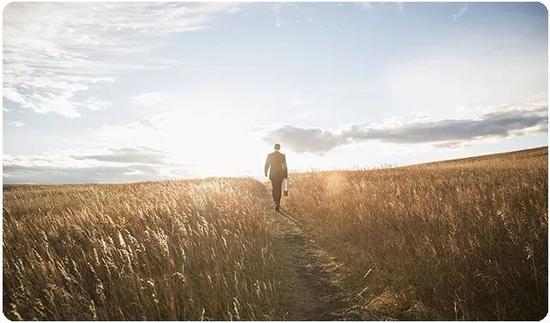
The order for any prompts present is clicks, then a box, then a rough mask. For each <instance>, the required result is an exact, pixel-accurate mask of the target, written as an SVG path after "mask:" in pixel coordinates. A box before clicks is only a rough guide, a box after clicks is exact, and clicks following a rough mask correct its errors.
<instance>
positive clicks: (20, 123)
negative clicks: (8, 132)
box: [7, 121, 25, 128]
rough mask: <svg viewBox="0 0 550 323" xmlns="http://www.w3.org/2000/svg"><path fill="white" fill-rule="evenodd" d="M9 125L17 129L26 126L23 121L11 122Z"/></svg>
mask: <svg viewBox="0 0 550 323" xmlns="http://www.w3.org/2000/svg"><path fill="white" fill-rule="evenodd" d="M7 124H8V126H12V127H16V128H18V127H22V126H24V125H25V123H23V122H21V121H10V122H8V123H7Z"/></svg>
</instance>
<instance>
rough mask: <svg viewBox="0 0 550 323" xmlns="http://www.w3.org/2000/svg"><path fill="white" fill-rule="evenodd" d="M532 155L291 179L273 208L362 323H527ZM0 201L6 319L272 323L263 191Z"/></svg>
mask: <svg viewBox="0 0 550 323" xmlns="http://www.w3.org/2000/svg"><path fill="white" fill-rule="evenodd" d="M547 154H548V152H547V149H546V148H543V149H537V150H530V151H524V152H518V153H512V154H504V155H494V156H489V157H481V158H475V159H466V160H459V161H449V162H443V163H433V164H424V165H419V166H411V167H404V168H393V169H378V170H364V171H342V172H314V173H299V174H291V175H290V181H291V189H290V197H289V198H288V199H287V200H285V201H284V202H283V208H284V209H285V210H286V211H287V212H288V214H289V216H290V215H291V216H292V218H293V219H295V220H296V224H297V225H298V226H299V227H301V228H303V230H304V232H307V234H308V235H309V236H310V237H311V238H312V239H313V240H315V241H316V242H317V244H318V245H319V246H320V247H321V248H322V249H324V250H325V251H327V252H328V253H329V254H330V255H332V256H333V257H334V259H335V261H337V262H338V263H339V269H338V273H339V275H340V276H339V277H340V278H341V280H339V282H340V283H341V285H342V288H343V289H345V290H346V291H348V292H349V293H350V295H354V297H355V298H354V299H355V301H356V302H357V308H358V309H359V310H360V311H363V312H364V313H365V317H372V318H377V319H413V320H414V319H443V320H446V319H451V320H453V319H458V320H463V319H466V320H478V319H485V320H492V319H505V320H509V319H516V320H522V319H540V318H542V317H543V316H544V315H545V314H546V311H547V308H546V307H547V306H546V304H547V299H548V295H547V283H548V268H547V263H548V260H547V258H548V255H547V244H548V239H547V238H548V221H547V220H548V218H547V215H548V214H547V209H548V205H547V200H548V182H547V175H548V174H547V173H548V170H547ZM3 197H4V200H3V201H4V205H3V232H4V236H3V239H4V240H3V242H4V245H3V279H4V286H3V298H4V302H3V304H4V313H5V315H6V316H7V317H8V318H9V319H12V320H21V319H24V320H32V319H38V320H45V319H47V320H201V319H215V320H277V319H285V317H286V309H285V308H284V306H283V305H282V304H285V302H284V300H285V299H284V298H285V297H286V295H285V294H284V293H283V289H282V288H280V287H281V285H283V284H284V282H285V277H288V276H287V275H286V274H285V272H284V268H283V269H281V266H280V264H281V262H280V259H278V258H277V257H280V255H281V251H280V250H279V251H278V253H277V252H274V250H273V246H274V245H277V239H285V238H284V236H282V235H281V234H280V233H278V232H276V230H275V229H274V227H273V226H271V225H270V220H269V219H270V218H272V217H274V216H277V215H276V214H275V213H274V212H273V211H272V206H271V203H270V201H269V191H268V190H266V186H265V185H264V183H260V182H258V181H256V180H253V179H231V178H227V179H223V178H221V179H220V178H217V179H204V180H185V181H166V182H151V183H137V184H120V185H114V184H113V185H61V186H6V187H4V196H3ZM295 250H300V248H296V249H295ZM288 252H290V250H289V251H288ZM278 255H279V256H278ZM291 256H292V257H289V259H294V258H299V257H300V255H299V254H295V255H291ZM306 265H307V264H306ZM295 274H296V275H294V276H293V277H294V278H295V279H313V278H311V277H309V276H307V275H301V274H300V273H295ZM309 285H311V284H309ZM309 285H308V282H306V283H304V284H303V286H309ZM287 290H288V288H287ZM295 292H299V291H295Z"/></svg>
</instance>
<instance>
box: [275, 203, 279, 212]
mask: <svg viewBox="0 0 550 323" xmlns="http://www.w3.org/2000/svg"><path fill="white" fill-rule="evenodd" d="M275 211H277V212H279V204H277V205H275Z"/></svg>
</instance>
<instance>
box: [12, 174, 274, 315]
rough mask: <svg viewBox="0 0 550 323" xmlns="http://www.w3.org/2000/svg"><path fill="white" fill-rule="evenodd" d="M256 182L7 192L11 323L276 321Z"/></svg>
mask: <svg viewBox="0 0 550 323" xmlns="http://www.w3.org/2000/svg"><path fill="white" fill-rule="evenodd" d="M266 194H267V193H266V192H265V187H264V186H263V185H262V184H261V183H259V182H257V181H254V180H242V179H212V180H200V181H178V182H158V183H143V184H130V185H74V186H52V187H49V186H40V187H16V188H7V189H5V190H4V313H5V314H6V316H7V317H8V318H10V319H25V320H30V319H48V320H91V319H94V320H95V319H97V320H145V319H147V320H182V319H185V320H200V319H218V320H230V319H241V320H256V319H263V320H265V319H273V318H277V315H278V314H279V312H278V305H277V302H276V301H277V299H278V297H277V295H276V294H275V293H276V289H275V286H274V280H275V279H276V278H275V274H274V271H273V268H274V261H275V260H274V259H273V257H272V256H271V254H270V253H269V250H270V249H269V246H270V244H271V241H270V239H272V236H271V235H270V234H269V233H268V232H267V230H268V228H267V226H266V221H265V219H264V218H263V216H264V210H265V209H266V208H265V207H264V205H263V204H262V202H263V201H265V199H263V196H265V195H266Z"/></svg>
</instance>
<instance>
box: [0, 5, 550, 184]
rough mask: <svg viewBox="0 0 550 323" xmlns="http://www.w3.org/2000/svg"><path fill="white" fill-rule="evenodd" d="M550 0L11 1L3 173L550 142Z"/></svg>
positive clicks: (94, 172)
mask: <svg viewBox="0 0 550 323" xmlns="http://www.w3.org/2000/svg"><path fill="white" fill-rule="evenodd" d="M547 26H548V14H547V10H546V8H545V7H544V6H543V5H542V4H540V3H359V2H355V3H349V2H347V3H10V4H8V5H7V6H6V7H5V8H4V11H3V122H2V124H3V181H4V183H7V184H14V183H36V184H39V183H40V184H42V183H49V184H56V183H100V182H131V181H146V180H164V179H180V178H196V177H207V176H251V177H255V178H261V177H263V166H264V161H265V157H266V155H267V154H268V153H269V152H271V151H272V147H273V144H274V143H276V142H278V143H280V144H281V146H282V149H281V151H282V152H283V153H285V154H286V155H287V162H288V166H289V169H290V170H291V171H308V170H331V169H355V168H371V167H380V166H384V165H386V166H398V165H407V164H414V163H422V162H427V161H433V160H443V159H451V158H460V157H467V156H475V155H481V154H490V153H496V152H503V151H511V150H519V149H525V148H531V147H539V146H545V145H547V144H548V135H547V133H548V112H547V111H548V107H547V105H548V104H547V102H548V93H547V88H548V83H547V82H548V74H547V71H548V61H547V56H548V44H547V39H548V35H547V33H548V27H547Z"/></svg>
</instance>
